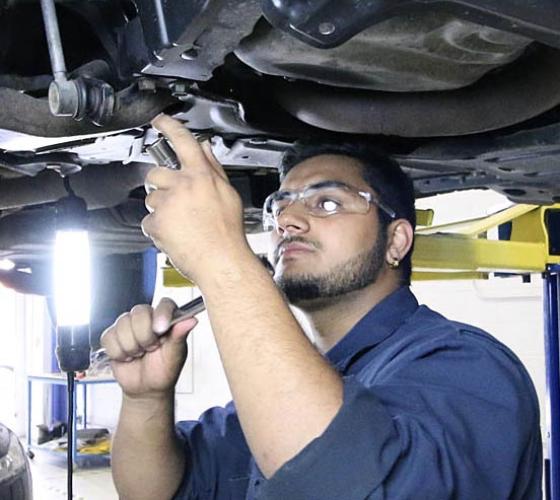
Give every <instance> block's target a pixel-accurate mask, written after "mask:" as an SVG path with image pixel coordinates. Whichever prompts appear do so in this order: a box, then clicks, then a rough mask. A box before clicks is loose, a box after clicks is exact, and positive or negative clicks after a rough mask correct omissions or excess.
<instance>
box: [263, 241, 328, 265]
mask: <svg viewBox="0 0 560 500" xmlns="http://www.w3.org/2000/svg"><path fill="white" fill-rule="evenodd" d="M290 243H303V244H305V245H309V246H312V247H313V248H315V249H317V250H319V249H320V248H321V245H320V244H319V243H318V242H316V241H311V240H308V239H306V238H304V237H303V236H288V237H287V238H284V239H283V240H282V241H281V242H280V243H278V245H277V246H276V248H275V249H274V253H273V259H274V264H275V265H276V264H277V263H278V260H279V259H280V250H282V248H283V247H284V246H285V245H289V244H290Z"/></svg>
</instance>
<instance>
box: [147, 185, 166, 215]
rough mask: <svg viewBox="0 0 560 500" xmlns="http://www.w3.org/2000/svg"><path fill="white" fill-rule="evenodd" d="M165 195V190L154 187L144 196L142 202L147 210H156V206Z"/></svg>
mask: <svg viewBox="0 0 560 500" xmlns="http://www.w3.org/2000/svg"><path fill="white" fill-rule="evenodd" d="M166 196H167V195H166V192H165V191H161V190H160V189H156V190H155V191H152V192H151V193H150V194H148V195H147V196H146V198H144V204H145V205H146V209H147V210H148V212H150V213H152V212H153V211H154V210H156V209H157V207H158V206H159V205H161V203H162V202H163V201H164V200H165V197H166Z"/></svg>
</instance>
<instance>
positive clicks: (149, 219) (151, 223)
mask: <svg viewBox="0 0 560 500" xmlns="http://www.w3.org/2000/svg"><path fill="white" fill-rule="evenodd" d="M155 217H156V214H155V213H151V214H148V215H146V217H144V218H143V219H142V222H141V224H140V227H141V228H142V232H143V233H144V236H146V237H148V238H151V239H152V241H153V242H154V244H156V239H157V238H156V235H155V234H154V231H155V229H154V228H156V227H157V221H156V220H154V219H155ZM156 246H157V244H156ZM158 248H159V246H158ZM160 250H161V249H160Z"/></svg>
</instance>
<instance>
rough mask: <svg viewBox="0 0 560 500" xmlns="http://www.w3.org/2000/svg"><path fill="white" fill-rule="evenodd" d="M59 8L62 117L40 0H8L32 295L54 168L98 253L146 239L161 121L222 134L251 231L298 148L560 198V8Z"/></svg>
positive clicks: (4, 113)
mask: <svg viewBox="0 0 560 500" xmlns="http://www.w3.org/2000/svg"><path fill="white" fill-rule="evenodd" d="M56 16H57V23H58V27H59V30H60V39H61V42H62V49H63V51H64V58H65V65H66V67H67V70H68V73H67V81H70V82H74V84H75V85H76V88H78V89H79V92H80V96H82V97H81V98H83V99H82V101H80V103H79V105H77V106H76V108H75V109H73V111H71V112H70V113H66V114H67V115H68V114H70V116H55V115H54V114H53V111H52V109H53V102H52V101H53V95H52V91H51V95H50V97H49V89H50V88H51V87H52V83H53V81H54V80H56V78H54V77H53V67H52V60H51V59H52V54H49V45H48V43H47V38H46V35H45V24H44V22H45V16H44V13H43V12H42V10H41V2H39V1H28V0H3V1H0V258H8V259H10V260H12V261H13V262H14V263H15V264H16V267H15V268H14V269H12V270H10V271H0V280H2V281H3V282H5V283H10V284H12V285H13V284H14V283H19V285H18V286H19V288H20V289H23V290H27V291H38V293H40V292H41V289H40V287H39V288H38V287H37V286H36V283H35V284H34V285H29V283H30V282H33V281H34V280H32V279H31V278H30V275H33V274H34V273H35V275H41V269H43V270H44V269H46V268H47V267H48V266H47V265H48V262H49V258H50V257H49V255H50V251H51V250H50V248H51V246H52V245H51V242H52V238H53V235H54V227H55V221H54V219H55V210H54V207H55V203H56V201H57V200H58V199H60V198H61V197H63V196H64V195H65V188H64V185H63V181H62V176H67V177H69V179H70V183H71V185H72V188H73V189H74V191H75V192H76V194H78V195H79V196H80V197H82V198H84V200H86V202H87V206H88V212H89V228H90V233H91V234H92V240H93V244H94V251H95V252H97V254H98V255H101V256H105V255H111V254H131V253H139V252H142V251H143V250H144V249H146V248H148V247H149V246H150V241H149V240H148V239H146V238H145V236H144V235H143V234H142V232H141V230H140V221H141V220H142V218H143V216H144V215H145V213H146V212H145V207H144V203H143V200H144V195H145V193H144V177H145V174H146V172H147V171H148V170H149V169H150V168H152V167H153V163H152V160H151V159H150V157H149V155H148V154H147V152H146V147H147V146H149V145H150V144H151V143H153V142H154V141H155V140H156V139H157V133H156V132H155V131H154V130H153V129H152V128H151V127H150V126H149V121H150V119H151V118H153V117H154V116H155V115H157V114H158V113H159V112H163V111H165V112H166V113H169V114H171V115H173V116H175V117H176V118H178V119H180V120H181V121H183V122H184V123H185V125H186V126H187V127H188V128H189V129H190V130H191V131H192V132H193V133H195V135H197V136H200V137H204V138H208V139H210V141H211V143H212V146H213V151H214V153H215V154H216V156H217V157H218V159H219V160H220V161H221V162H222V163H223V164H224V165H225V168H226V171H227V172H228V175H229V176H230V179H231V181H232V183H233V185H234V186H235V187H236V188H237V189H238V191H239V192H240V194H241V196H242V198H243V202H244V206H245V215H246V227H247V230H248V231H259V230H260V207H261V206H262V202H263V200H264V198H265V197H266V195H267V194H268V193H269V192H270V191H272V190H273V189H274V187H275V186H276V185H277V182H278V179H277V173H276V169H275V167H276V165H277V162H278V160H279V157H280V155H281V154H282V151H283V150H284V149H285V148H286V147H287V146H288V145H290V144H291V143H293V142H294V141H295V140H297V139H302V138H303V139H314V140H320V139H324V140H329V141H345V140H350V139H356V138H359V139H361V140H364V141H367V142H369V143H371V144H374V145H377V146H379V147H380V148H382V149H384V150H385V151H387V152H388V153H389V154H390V155H391V156H393V157H394V158H395V159H396V160H397V161H398V162H399V163H400V164H401V166H402V167H403V168H404V169H405V170H406V171H407V172H408V173H409V174H410V175H411V177H412V178H413V180H414V185H415V189H416V193H417V196H418V197H424V196H429V195H433V194H438V193H446V192H451V191H455V190H465V189H473V188H480V189H493V190H496V191H498V192H500V193H503V194H504V195H505V196H507V197H508V198H509V199H510V200H511V201H512V202H516V203H532V204H551V203H555V202H558V201H560V4H558V3H557V2H556V1H554V0H538V1H535V2H530V3H529V2H524V1H522V0H515V1H508V2H505V1H503V0H502V1H491V0H465V1H459V0H442V1H431V0H397V1H395V0H393V1H378V2H369V1H350V0H338V1H334V0H321V1H315V2H310V1H304V0H245V1H243V0H241V1H232V0H210V1H205V2H202V1H195V0H192V1H190V0H189V1H185V0H181V1H180V0H174V1H166V2H164V1H160V0H134V1H132V0H127V1H125V0H122V1H102V0H92V1H81V2H77V1H66V0H62V1H57V2H56ZM55 76H56V75H55ZM61 89H62V87H61ZM56 98H57V99H59V101H58V102H57V103H55V104H58V105H59V106H64V105H65V101H64V98H65V94H64V89H62V90H60V95H57V96H56ZM35 281H36V280H35ZM18 286H16V287H18Z"/></svg>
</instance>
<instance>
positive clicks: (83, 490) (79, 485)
mask: <svg viewBox="0 0 560 500" xmlns="http://www.w3.org/2000/svg"><path fill="white" fill-rule="evenodd" d="M30 462H31V473H32V476H33V498H34V500H66V498H67V493H66V492H67V490H66V462H65V461H64V458H63V457H62V458H60V459H59V458H54V457H52V456H50V455H49V454H48V453H45V452H41V451H38V452H37V453H36V454H35V458H34V459H33V460H30ZM104 462H105V463H104V464H103V463H99V461H96V463H93V462H91V463H86V462H84V463H83V466H82V467H80V468H78V469H76V470H75V471H74V481H73V493H74V495H73V498H74V499H75V500H118V498H119V497H118V495H117V492H116V491H115V487H114V485H113V480H112V478H111V469H110V467H109V466H108V465H107V462H106V461H104Z"/></svg>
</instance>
